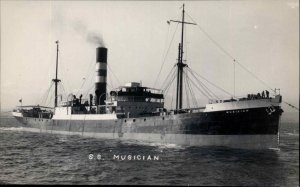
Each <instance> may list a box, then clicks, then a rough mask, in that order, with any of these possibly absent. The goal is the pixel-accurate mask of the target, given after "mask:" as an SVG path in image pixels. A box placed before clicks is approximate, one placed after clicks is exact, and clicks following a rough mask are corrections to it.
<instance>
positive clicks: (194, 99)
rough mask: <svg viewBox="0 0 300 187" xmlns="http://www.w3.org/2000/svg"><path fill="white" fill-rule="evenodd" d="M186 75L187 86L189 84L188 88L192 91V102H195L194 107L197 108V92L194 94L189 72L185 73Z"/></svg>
mask: <svg viewBox="0 0 300 187" xmlns="http://www.w3.org/2000/svg"><path fill="white" fill-rule="evenodd" d="M185 76H186V79H187V86H188V89H189V91H190V93H191V97H192V102H193V104H194V107H195V108H197V107H198V103H197V99H196V97H195V94H194V91H193V89H192V88H191V85H190V82H189V81H188V80H189V76H188V72H186V73H185Z"/></svg>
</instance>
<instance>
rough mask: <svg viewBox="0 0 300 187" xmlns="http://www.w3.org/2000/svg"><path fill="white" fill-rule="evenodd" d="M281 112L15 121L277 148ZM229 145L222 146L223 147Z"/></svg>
mask: <svg viewBox="0 0 300 187" xmlns="http://www.w3.org/2000/svg"><path fill="white" fill-rule="evenodd" d="M281 112H282V111H281V109H280V107H275V111H274V112H272V113H270V112H268V108H253V109H241V110H234V111H233V110H231V111H217V112H199V113H185V114H176V115H166V116H156V117H140V118H123V119H117V120H51V119H39V118H26V117H24V118H22V117H17V119H18V120H19V121H20V122H21V123H22V124H24V126H25V127H31V128H37V129H40V131H41V132H54V133H56V132H62V133H69V134H79V135H87V136H92V137H103V138H121V139H122V138H124V139H132V140H143V141H149V142H159V143H175V144H181V145H198V144H199V140H200V139H201V138H206V139H207V140H209V142H208V144H207V145H214V144H216V145H219V144H220V143H216V141H217V140H214V139H215V138H217V137H221V139H225V140H228V141H229V143H228V144H230V145H231V144H237V143H238V142H234V141H241V143H242V142H243V140H241V138H243V137H246V138H247V140H246V142H244V143H246V144H251V141H252V142H253V144H259V145H260V144H261V143H262V142H260V140H257V141H256V140H254V139H253V137H255V138H258V137H263V140H262V141H268V142H269V141H271V142H269V143H270V144H272V146H273V145H275V144H277V135H278V127H279V121H280V116H281ZM266 137H267V139H265V138H266ZM166 138H167V140H166ZM231 138H233V139H232V141H233V142H231V140H230V139H231ZM251 139H252V140H251ZM220 141H224V140H220ZM249 141H250V142H249ZM191 142H194V143H191ZM204 142H205V139H204ZM225 143H226V142H225ZM264 143H267V142H264ZM200 144H201V142H200ZM205 145H206V144H205ZM221 145H223V144H222V143H221ZM230 145H227V144H225V146H230ZM242 146H244V145H242ZM238 147H239V146H238Z"/></svg>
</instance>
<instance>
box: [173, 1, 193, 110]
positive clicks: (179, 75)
mask: <svg viewBox="0 0 300 187" xmlns="http://www.w3.org/2000/svg"><path fill="white" fill-rule="evenodd" d="M184 13H185V11H184V4H183V5H182V20H181V21H175V20H170V22H177V23H181V43H179V50H178V63H177V69H178V70H177V89H176V110H180V109H182V88H183V83H182V82H183V79H182V76H183V68H184V67H185V66H187V65H186V64H185V63H183V36H184V24H192V25H196V24H195V23H189V22H185V21H184Z"/></svg>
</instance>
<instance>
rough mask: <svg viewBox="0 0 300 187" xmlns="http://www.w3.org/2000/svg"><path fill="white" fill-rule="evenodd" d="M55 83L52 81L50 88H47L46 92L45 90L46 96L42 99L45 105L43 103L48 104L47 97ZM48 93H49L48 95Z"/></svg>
mask: <svg viewBox="0 0 300 187" xmlns="http://www.w3.org/2000/svg"><path fill="white" fill-rule="evenodd" d="M53 84H54V82H51V84H50V86H49V88H48V89H47V90H46V92H45V94H44V96H45V97H43V98H42V101H41V104H42V105H43V104H46V101H47V98H48V96H49V93H50V89H51V88H52V86H53ZM46 94H47V95H46Z"/></svg>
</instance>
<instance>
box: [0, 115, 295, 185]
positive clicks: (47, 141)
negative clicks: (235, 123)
mask: <svg viewBox="0 0 300 187" xmlns="http://www.w3.org/2000/svg"><path fill="white" fill-rule="evenodd" d="M280 131H281V135H280V146H279V148H278V149H266V150H243V149H231V148H226V147H186V146H178V145H174V144H167V145H162V144H155V143H143V142H136V141H119V140H106V139H96V138H86V137H81V136H79V135H72V136H71V135H70V136H69V135H56V134H47V133H39V132H31V131H29V130H27V129H24V128H22V127H20V124H19V123H18V122H17V121H16V120H15V119H14V118H11V117H6V118H1V124H0V184H126V185H136V184H143V185H205V186H208V185H214V186H215V185H218V186H220V185H221V186H224V185H226V186H229V185H230V186H232V185H234V186H299V124H295V123H294V124H290V123H283V124H281V126H280Z"/></svg>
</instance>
